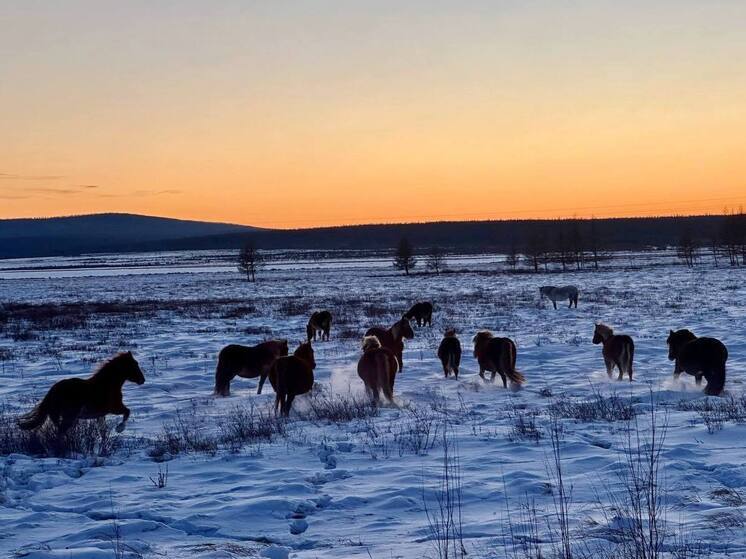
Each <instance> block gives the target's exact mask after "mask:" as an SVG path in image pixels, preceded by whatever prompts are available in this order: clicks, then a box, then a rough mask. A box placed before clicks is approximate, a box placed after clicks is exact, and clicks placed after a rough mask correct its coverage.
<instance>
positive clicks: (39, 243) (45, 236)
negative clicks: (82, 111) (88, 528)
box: [0, 213, 259, 258]
mask: <svg viewBox="0 0 746 559" xmlns="http://www.w3.org/2000/svg"><path fill="white" fill-rule="evenodd" d="M257 231H259V229H258V228H256V227H247V226H243V225H235V224H228V223H206V222H202V221H189V220H182V219H171V218H163V217H152V216H143V215H136V214H124V213H105V214H91V215H80V216H69V217H52V218H31V219H3V220H0V258H21V257H31V256H70V255H75V254H81V253H94V252H127V251H130V250H136V247H138V246H145V245H154V246H157V245H158V244H160V243H168V242H173V241H176V240H179V239H189V238H199V237H209V236H213V235H230V234H247V233H254V232H257Z"/></svg>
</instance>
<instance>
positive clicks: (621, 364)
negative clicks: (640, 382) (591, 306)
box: [593, 323, 635, 382]
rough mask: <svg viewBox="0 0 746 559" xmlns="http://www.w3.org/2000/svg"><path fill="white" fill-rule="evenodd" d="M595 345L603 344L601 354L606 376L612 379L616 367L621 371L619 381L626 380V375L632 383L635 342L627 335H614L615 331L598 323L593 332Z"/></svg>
mask: <svg viewBox="0 0 746 559" xmlns="http://www.w3.org/2000/svg"><path fill="white" fill-rule="evenodd" d="M593 343H594V344H603V350H602V351H601V353H602V354H603V356H604V363H606V374H607V375H609V378H611V373H612V371H613V370H614V366H616V368H617V369H619V377H618V378H617V380H622V379H624V373H627V374H628V375H629V381H630V382H632V361H633V360H634V358H635V342H634V341H632V338H630V337H629V336H627V335H625V334H614V330H612V329H611V328H609V327H608V326H606V325H605V324H601V323H598V324H596V328H595V330H594V331H593Z"/></svg>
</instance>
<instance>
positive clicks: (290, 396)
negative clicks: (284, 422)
mask: <svg viewBox="0 0 746 559" xmlns="http://www.w3.org/2000/svg"><path fill="white" fill-rule="evenodd" d="M293 400H295V394H288V395H287V397H286V398H285V409H284V411H283V413H282V415H284V416H285V417H288V416H289V415H290V408H291V407H292V406H293Z"/></svg>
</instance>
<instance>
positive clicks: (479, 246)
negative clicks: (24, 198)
mask: <svg viewBox="0 0 746 559" xmlns="http://www.w3.org/2000/svg"><path fill="white" fill-rule="evenodd" d="M107 217H109V218H111V219H115V220H116V219H118V220H119V221H118V222H116V221H115V223H114V225H108V224H107V219H106V218H107ZM132 217H137V216H130V218H132ZM69 219H76V218H69ZM77 219H80V218H77ZM145 219H147V221H145V222H143V223H136V222H132V220H131V219H130V220H129V221H128V223H127V226H126V227H123V226H122V224H121V216H117V215H116V214H114V215H110V216H98V219H96V220H95V227H91V228H90V229H86V228H85V227H84V226H80V227H78V228H77V229H76V230H75V235H70V234H66V233H64V232H61V231H59V230H56V231H49V230H48V229H49V228H48V227H47V230H45V231H43V232H42V233H41V234H38V235H36V234H34V231H33V227H32V226H31V225H30V224H25V227H24V229H23V233H24V235H23V236H22V235H20V234H19V235H17V236H14V235H12V234H8V228H5V234H2V235H0V257H3V258H9V257H22V256H48V255H49V256H54V255H60V256H65V255H76V254H81V253H95V252H135V251H152V250H199V249H239V248H241V247H242V246H244V245H245V244H246V241H247V239H251V241H252V242H253V243H254V245H255V246H256V247H258V248H260V249H262V250H277V249H307V250H312V249H313V250H371V249H373V250H392V249H394V248H395V247H396V246H397V245H398V244H399V242H400V241H401V240H402V239H407V240H408V241H409V242H410V243H411V245H412V246H413V247H415V248H416V249H417V250H418V251H423V254H424V251H427V250H428V249H430V248H435V247H438V248H439V249H444V250H447V251H448V252H450V253H477V252H500V253H504V254H508V260H509V262H510V261H511V259H512V260H514V261H515V262H516V263H518V262H519V261H523V262H525V261H526V260H528V261H530V262H531V265H532V266H535V267H537V268H538V267H539V266H544V265H545V263H547V262H555V263H557V264H559V265H560V266H563V267H565V268H567V267H584V266H588V265H589V264H590V265H594V266H595V265H596V263H597V262H598V261H599V260H602V259H603V258H604V256H605V255H606V253H607V252H609V251H615V250H639V249H647V248H664V247H680V246H681V245H682V242H683V241H686V242H685V244H687V245H690V246H691V248H692V251H693V255H692V261H695V260H696V259H697V258H698V257H699V255H701V254H702V252H703V249H706V248H709V249H713V250H714V251H715V253H716V256H717V257H722V258H724V259H725V260H727V261H728V262H732V263H734V265H735V264H736V263H739V262H741V263H742V262H743V258H744V255H745V254H746V241H745V240H744V239H746V223H745V220H744V214H743V213H737V214H729V215H719V216H691V217H642V218H608V219H564V220H516V221H472V222H440V223H411V224H394V225H359V226H342V227H324V228H314V229H295V230H268V229H261V230H257V229H253V228H248V227H247V228H240V227H237V226H218V227H234V228H235V229H233V230H230V229H228V231H225V230H223V231H220V230H218V232H217V233H214V229H213V232H208V233H207V234H205V233H206V231H205V229H204V227H203V226H204V225H205V224H199V223H197V224H196V228H195V229H190V228H188V227H185V226H183V222H182V223H181V224H179V227H180V228H181V230H180V231H179V234H178V235H176V234H174V233H173V231H170V233H171V234H170V235H167V236H163V235H157V234H147V233H148V232H147V231H145V229H147V228H148V227H150V226H151V225H152V224H153V223H154V222H153V220H154V219H156V218H145ZM165 221H169V220H165ZM34 222H35V223H42V224H43V223H44V222H45V220H34ZM0 223H2V222H0ZM6 223H7V222H6ZM83 225H85V224H83ZM210 225H213V224H210ZM112 230H113V231H115V232H116V235H113V234H112V235H110V234H109V231H112ZM0 232H2V228H0ZM192 232H193V233H192ZM164 237H165V238H164ZM682 255H683V253H682Z"/></svg>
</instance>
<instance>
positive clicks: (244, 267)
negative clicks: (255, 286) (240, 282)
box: [238, 241, 263, 282]
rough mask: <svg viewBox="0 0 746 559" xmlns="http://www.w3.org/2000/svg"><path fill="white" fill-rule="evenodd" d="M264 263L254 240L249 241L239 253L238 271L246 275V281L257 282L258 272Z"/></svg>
mask: <svg viewBox="0 0 746 559" xmlns="http://www.w3.org/2000/svg"><path fill="white" fill-rule="evenodd" d="M262 264H263V257H262V255H261V254H259V251H258V250H257V248H256V246H255V245H254V243H253V241H248V242H247V243H246V244H245V245H244V246H243V247H242V248H241V250H240V252H239V253H238V271H239V272H241V273H242V274H245V275H246V281H250V282H255V281H256V272H257V271H258V270H259V268H260V267H261V265H262Z"/></svg>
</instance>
